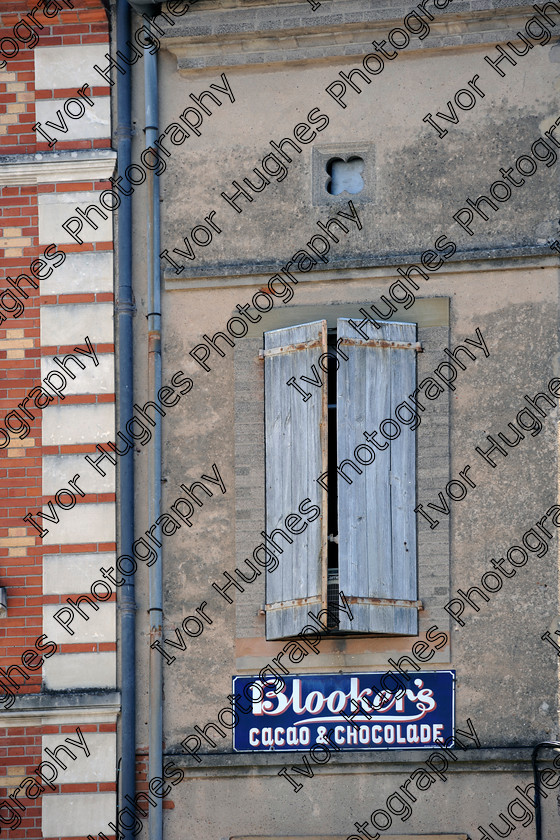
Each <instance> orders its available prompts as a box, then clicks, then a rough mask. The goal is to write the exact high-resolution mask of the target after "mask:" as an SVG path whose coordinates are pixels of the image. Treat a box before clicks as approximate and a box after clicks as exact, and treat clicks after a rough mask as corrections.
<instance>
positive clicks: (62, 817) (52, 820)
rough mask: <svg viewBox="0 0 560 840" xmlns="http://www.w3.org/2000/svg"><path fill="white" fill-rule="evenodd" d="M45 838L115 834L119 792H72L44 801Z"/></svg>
mask: <svg viewBox="0 0 560 840" xmlns="http://www.w3.org/2000/svg"><path fill="white" fill-rule="evenodd" d="M42 805H43V808H42V821H41V835H42V837H45V838H47V837H86V836H87V835H88V834H91V835H92V836H93V837H97V835H98V834H100V833H101V832H104V833H105V834H108V835H109V834H114V833H115V832H114V831H112V830H111V829H110V828H109V823H110V822H112V823H113V824H115V818H116V813H117V798H116V794H115V793H69V794H62V795H59V796H54V795H51V796H46V795H45V796H43V798H42Z"/></svg>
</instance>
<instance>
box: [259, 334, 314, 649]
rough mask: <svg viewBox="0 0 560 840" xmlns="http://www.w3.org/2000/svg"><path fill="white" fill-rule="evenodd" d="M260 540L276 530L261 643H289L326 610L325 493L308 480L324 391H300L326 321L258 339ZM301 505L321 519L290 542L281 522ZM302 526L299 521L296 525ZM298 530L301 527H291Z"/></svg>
mask: <svg viewBox="0 0 560 840" xmlns="http://www.w3.org/2000/svg"><path fill="white" fill-rule="evenodd" d="M264 341H265V345H264V353H263V355H264V365H265V369H264V370H265V443H266V533H267V535H268V536H269V537H270V536H271V535H272V532H273V531H274V530H275V529H276V528H280V529H281V530H282V531H283V532H284V533H285V534H287V535H288V536H289V537H290V539H292V540H293V542H292V544H291V545H290V544H289V543H288V542H287V541H286V540H285V539H284V537H282V535H278V536H276V537H274V542H275V544H276V545H277V546H280V548H281V549H282V551H280V550H278V551H276V550H275V549H274V546H273V545H272V543H271V542H270V540H269V541H267V544H268V548H269V549H270V550H271V551H273V552H274V553H275V554H276V556H277V557H278V560H279V565H278V567H277V568H276V569H275V570H274V571H267V574H266V601H267V604H266V638H267V639H283V638H286V637H288V636H294V635H297V634H298V633H299V632H300V630H301V629H302V627H305V625H306V624H308V622H309V617H308V615H307V613H308V611H310V610H311V611H313V612H317V610H318V609H321V607H322V606H324V605H326V559H325V558H326V492H325V491H324V490H322V489H321V488H320V486H319V485H318V484H317V482H316V479H317V478H318V476H319V475H321V473H323V472H324V471H325V470H326V468H327V467H326V453H327V423H326V410H327V393H326V392H327V387H326V383H325V384H324V385H323V387H321V388H319V387H317V386H314V385H306V384H305V383H302V382H301V381H300V380H299V377H300V376H307V377H310V378H312V379H313V376H312V373H311V366H312V365H313V364H314V365H315V367H316V368H317V370H318V371H319V373H321V370H320V368H319V366H318V364H317V362H318V359H319V357H320V355H321V354H322V353H326V351H327V324H326V321H314V322H313V323H310V324H301V325H299V326H297V327H288V328H287V329H281V330H272V331H270V332H267V333H265V334H264ZM292 376H294V377H295V378H296V381H297V382H298V384H299V385H300V386H302V385H303V386H304V390H306V391H308V392H310V393H311V397H310V398H309V399H307V400H305V401H304V399H303V397H302V395H301V394H300V393H298V392H297V390H296V389H295V388H293V387H290V386H288V385H286V383H287V382H288V380H289V379H290V378H291V377H292ZM304 499H311V502H312V503H313V504H316V505H319V507H320V509H321V517H320V518H319V519H317V520H316V521H315V522H312V523H310V524H308V526H307V529H306V530H305V531H304V532H303V533H301V534H290V532H289V531H288V530H287V528H286V525H285V521H284V520H285V518H286V517H287V516H288V515H289V514H291V513H297V512H298V507H299V505H300V504H301V502H302V501H303V500H304ZM303 519H304V520H305V517H303ZM297 527H301V523H300V524H299V525H296V528H297Z"/></svg>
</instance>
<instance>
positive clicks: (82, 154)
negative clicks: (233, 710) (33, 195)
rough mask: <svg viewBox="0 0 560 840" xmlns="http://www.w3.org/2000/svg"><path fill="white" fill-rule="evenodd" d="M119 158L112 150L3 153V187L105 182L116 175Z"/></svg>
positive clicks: (0, 160)
mask: <svg viewBox="0 0 560 840" xmlns="http://www.w3.org/2000/svg"><path fill="white" fill-rule="evenodd" d="M116 160H117V153H116V152H115V151H113V150H112V149H88V150H87V151H75V152H73V151H68V152H38V153H37V154H32V155H0V186H2V187H12V186H35V185H36V184H55V183H70V182H72V181H105V180H107V178H109V177H111V175H112V174H113V172H114V169H115V163H116Z"/></svg>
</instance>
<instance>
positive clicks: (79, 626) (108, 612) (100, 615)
mask: <svg viewBox="0 0 560 840" xmlns="http://www.w3.org/2000/svg"><path fill="white" fill-rule="evenodd" d="M96 579H97V578H92V580H91V581H90V584H91V583H93V581H94V580H96ZM98 579H99V580H103V578H102V576H101V575H99V576H98ZM106 583H107V585H108V586H109V587H110V588H111V589H112V590H113V591H114V589H115V587H114V586H112V584H111V583H110V582H109V581H106ZM108 591H109V590H105V588H104V587H100V589H99V594H100V595H101V596H102V597H103V598H104V597H105V592H108ZM86 594H88V595H89V597H90V598H91V600H92V602H93V603H94V604H95V606H96V607H98V609H97V610H96V609H95V607H93V606H92V605H91V604H89V603H88V602H87V601H82V602H81V603H80V609H81V610H83V612H84V613H85V614H86V615H87V616H88V617H89V618H88V620H87V621H86V620H85V618H84V617H83V616H81V615H80V614H79V612H78V611H77V609H76V608H71V607H69V606H68V605H67V604H45V606H44V607H43V633H46V634H47V636H48V638H49V640H50V641H53V642H55V643H56V644H57V645H64V644H67V645H69V644H72V645H82V644H87V643H88V642H95V643H101V642H114V641H115V640H116V630H115V613H116V606H117V605H116V603H115V602H114V601H112V602H111V603H110V604H103V603H101V602H99V601H97V600H96V599H95V597H94V596H93V595H91V594H90V592H89V585H88V587H87V590H86ZM73 600H74V601H75V599H73ZM72 609H73V612H74V618H73V619H72V617H71V613H70V612H69V610H72ZM59 610H65V612H63V613H61V615H60V619H61V621H63V622H65V626H67V627H68V630H73V631H74V635H73V636H71V635H70V633H69V632H68V630H65V629H64V627H62V626H61V625H60V624H59V623H58V621H55V619H54V615H55V613H57V612H58V611H59ZM68 622H69V623H68Z"/></svg>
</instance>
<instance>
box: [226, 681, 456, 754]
mask: <svg viewBox="0 0 560 840" xmlns="http://www.w3.org/2000/svg"><path fill="white" fill-rule="evenodd" d="M396 677H397V678H398V679H399V680H400V682H401V685H402V686H405V687H406V690H404V689H403V688H401V687H399V686H398V685H395V678H393V677H391V680H390V683H391V685H390V688H391V690H389V689H385V688H382V687H381V685H382V683H381V680H382V679H383V680H384V683H385V681H386V682H389V680H388V676H387V673H386V672H383V673H381V672H379V673H364V674H305V675H303V676H284V677H283V678H282V681H280V680H276V681H275V679H274V677H269V678H268V680H267V682H266V683H263V682H262V680H261V679H260V678H259V677H234V678H233V694H234V695H235V700H234V706H233V708H234V711H235V713H236V715H237V720H236V724H235V727H234V730H233V749H234V750H235V751H237V752H258V751H261V750H280V751H282V752H285V751H288V750H307V749H309V748H310V747H312V746H314V745H315V744H329V743H330V744H332V746H333V747H334V748H335V749H336V748H338V749H341V750H418V749H433V748H434V747H437V746H438V741H441V740H443V741H446V740H447V739H448V738H452V737H453V727H454V722H455V721H454V716H455V704H454V686H455V672H454V671H418V672H414V671H412V672H411V673H410V680H406V679H405V678H404V677H402V676H399V675H398V674H397V675H396ZM357 704H358V705H359V707H360V709H361V711H357V708H358V705H357ZM451 743H452V742H451V741H450V742H449V744H448V746H449V745H451Z"/></svg>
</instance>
